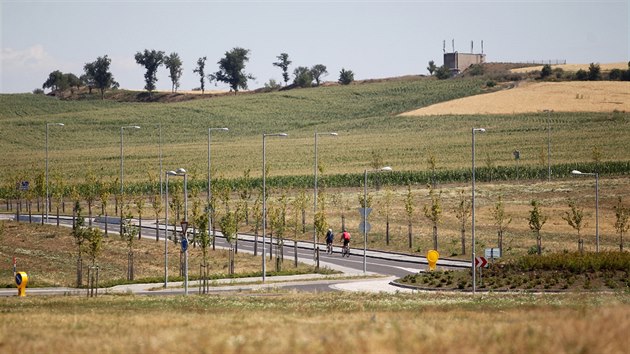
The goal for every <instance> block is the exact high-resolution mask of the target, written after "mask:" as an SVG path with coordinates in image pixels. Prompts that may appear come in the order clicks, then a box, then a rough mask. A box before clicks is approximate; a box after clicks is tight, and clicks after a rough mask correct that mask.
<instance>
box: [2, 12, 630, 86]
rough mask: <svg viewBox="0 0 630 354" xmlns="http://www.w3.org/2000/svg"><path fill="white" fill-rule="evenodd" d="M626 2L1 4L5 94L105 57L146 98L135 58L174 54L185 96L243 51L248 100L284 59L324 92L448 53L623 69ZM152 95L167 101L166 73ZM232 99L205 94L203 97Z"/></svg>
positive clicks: (412, 69)
mask: <svg viewBox="0 0 630 354" xmlns="http://www.w3.org/2000/svg"><path fill="white" fill-rule="evenodd" d="M628 2H629V0H613V1H608V0H589V1H586V0H583V1H579V0H573V1H566V0H521V1H513V0H486V1H478V0H476V1H473V0H459V1H450V0H445V1H423V0H415V1H414V0H408V1H395V0H394V1H382V0H381V1H378V0H377V1H358V0H357V1H350V0H346V1H324V0H320V1H315V0H314V1H306V0H294V1H271V0H258V1H212V0H189V1H186V0H183V1H174V0H161V1H156V0H153V1H149V0H130V1H123V0H108V1H98V0H83V1H78V0H65V1H54V0H48V1H44V0H39V1H28V0H0V19H1V25H0V26H1V27H0V47H1V50H2V52H1V57H0V59H1V60H0V93H18V92H32V91H33V90H34V89H36V88H41V87H42V84H43V83H44V81H46V79H47V78H48V74H49V73H51V72H52V71H55V70H60V71H62V72H65V73H74V74H75V75H77V76H80V75H81V74H83V66H84V65H85V63H88V62H93V61H95V60H96V59H97V57H101V56H104V55H107V56H108V57H109V58H110V59H111V61H112V62H111V67H110V70H111V72H112V74H113V75H114V78H115V80H116V81H118V82H119V83H120V86H121V88H125V89H142V88H143V87H144V72H145V70H144V68H143V67H142V66H140V65H138V64H137V63H136V62H135V59H134V55H135V53H136V52H139V51H144V50H145V49H149V50H153V49H155V50H161V51H164V52H165V53H166V54H169V53H172V52H176V53H178V54H179V56H180V58H181V59H182V61H183V75H182V77H181V85H180V90H192V89H193V88H196V87H199V86H200V84H199V76H198V75H197V74H194V73H193V69H194V68H195V66H196V62H197V59H198V58H200V57H204V56H205V57H207V61H206V72H207V73H210V72H214V71H217V70H218V65H217V64H216V63H217V62H218V61H219V59H221V58H222V57H223V56H224V54H225V52H226V51H229V50H231V49H232V48H234V47H242V48H245V49H249V50H250V60H249V62H248V63H247V65H246V69H245V71H246V72H247V73H251V74H253V76H255V77H256V79H255V80H251V81H249V88H250V89H255V88H258V87H262V86H264V84H265V83H267V82H269V80H270V79H274V80H276V81H277V82H281V81H282V72H281V70H280V68H278V67H275V66H273V65H272V63H273V62H275V61H277V58H276V57H277V56H278V55H280V53H288V54H289V59H290V60H291V61H292V64H291V67H290V69H289V70H290V72H291V73H292V72H293V69H294V68H295V67H297V66H306V67H311V66H313V65H315V64H324V65H326V67H327V69H328V72H329V74H328V76H326V77H324V80H325V81H336V80H337V79H338V78H339V71H340V70H341V69H342V68H345V69H346V70H352V71H353V72H354V77H355V79H357V80H362V79H373V78H383V77H394V76H402V75H420V74H427V69H426V68H427V64H428V62H429V61H430V60H434V61H435V63H436V64H437V65H442V64H443V60H442V55H443V41H446V51H447V52H450V51H452V49H453V46H452V43H453V40H454V43H455V46H454V48H455V50H456V51H459V52H470V48H471V41H472V42H473V46H474V47H473V48H474V49H473V51H474V52H480V51H481V41H483V47H484V48H483V49H484V54H486V60H487V61H488V62H523V61H532V60H556V59H558V60H566V61H567V62H568V63H591V62H598V63H612V62H627V61H629V60H630V50H629V36H630V35H629V32H630V29H629V24H628V23H629V21H630V20H629V19H630V10H629V5H628ZM156 85H157V89H158V90H170V88H171V81H170V78H169V77H168V72H167V70H166V68H164V67H161V68H160V69H159V71H158V82H157V84H156ZM215 89H219V90H222V89H227V86H226V85H223V84H219V85H218V86H216V87H215V84H211V85H209V84H207V83H206V90H215Z"/></svg>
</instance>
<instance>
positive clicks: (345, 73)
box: [339, 68, 354, 85]
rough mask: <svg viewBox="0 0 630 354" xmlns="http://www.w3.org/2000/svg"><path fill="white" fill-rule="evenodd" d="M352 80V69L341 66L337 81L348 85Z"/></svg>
mask: <svg viewBox="0 0 630 354" xmlns="http://www.w3.org/2000/svg"><path fill="white" fill-rule="evenodd" d="M353 81H354V73H353V72H352V70H346V69H344V68H341V71H340V72H339V83H340V84H342V85H350V83H352V82H353Z"/></svg>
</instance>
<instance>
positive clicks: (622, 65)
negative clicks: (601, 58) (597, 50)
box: [510, 62, 628, 73]
mask: <svg viewBox="0 0 630 354" xmlns="http://www.w3.org/2000/svg"><path fill="white" fill-rule="evenodd" d="M589 65H590V64H561V65H551V68H552V69H556V68H559V69H562V70H564V71H578V70H580V69H582V70H585V71H588V67H589ZM599 66H600V68H601V69H602V71H610V70H612V69H621V70H625V69H628V63H627V62H619V63H600V64H599ZM542 67H543V66H542V65H540V66H530V67H526V68H517V69H511V70H510V71H511V72H514V73H526V72H531V71H540V70H542Z"/></svg>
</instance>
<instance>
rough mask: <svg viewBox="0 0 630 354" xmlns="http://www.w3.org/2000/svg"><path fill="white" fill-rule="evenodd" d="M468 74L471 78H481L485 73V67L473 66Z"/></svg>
mask: <svg viewBox="0 0 630 354" xmlns="http://www.w3.org/2000/svg"><path fill="white" fill-rule="evenodd" d="M467 72H468V73H469V74H470V75H471V76H481V75H483V74H484V73H485V69H484V67H483V65H482V64H472V65H471V66H470V67H469V68H468V70H467Z"/></svg>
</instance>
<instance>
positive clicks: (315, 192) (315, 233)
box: [313, 131, 339, 261]
mask: <svg viewBox="0 0 630 354" xmlns="http://www.w3.org/2000/svg"><path fill="white" fill-rule="evenodd" d="M319 135H330V136H338V135H339V134H337V133H333V132H331V133H318V132H317V131H316V132H315V165H314V166H313V170H314V171H315V189H314V192H313V258H314V259H315V260H316V261H317V257H318V254H317V250H316V248H317V227H315V217H316V215H317V170H318V168H317V167H318V166H317V136H319Z"/></svg>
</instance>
